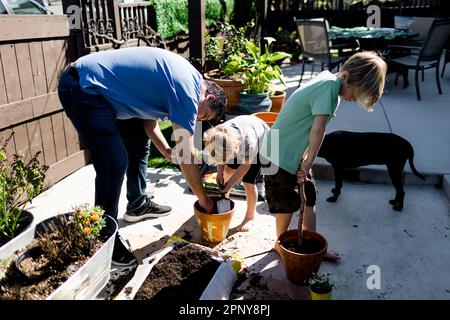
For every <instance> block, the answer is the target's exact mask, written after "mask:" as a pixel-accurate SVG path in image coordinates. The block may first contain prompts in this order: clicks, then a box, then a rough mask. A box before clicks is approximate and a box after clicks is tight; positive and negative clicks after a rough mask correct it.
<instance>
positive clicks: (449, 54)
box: [441, 39, 450, 78]
mask: <svg viewBox="0 0 450 320" xmlns="http://www.w3.org/2000/svg"><path fill="white" fill-rule="evenodd" d="M444 52H445V54H444V63H443V66H442V73H441V78H443V77H444V72H445V66H446V65H447V63H449V62H450V39H448V41H447V48H445V51H444Z"/></svg>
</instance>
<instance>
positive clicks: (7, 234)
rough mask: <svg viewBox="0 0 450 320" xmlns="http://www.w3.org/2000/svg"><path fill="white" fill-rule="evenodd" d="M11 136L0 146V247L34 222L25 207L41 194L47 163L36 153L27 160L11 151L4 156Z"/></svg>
mask: <svg viewBox="0 0 450 320" xmlns="http://www.w3.org/2000/svg"><path fill="white" fill-rule="evenodd" d="M11 138H12V135H11V136H10V137H9V138H8V139H7V140H6V141H5V143H4V144H2V145H1V146H0V247H1V246H2V245H4V244H6V243H7V242H8V241H10V240H11V239H13V238H14V237H15V236H17V235H18V234H20V233H21V232H23V231H24V230H25V229H26V228H27V227H28V226H29V225H31V223H32V221H33V215H32V214H31V213H30V212H28V211H26V210H25V206H26V205H27V204H28V203H29V202H31V200H32V199H33V198H34V197H35V196H37V195H38V194H39V193H41V191H42V189H43V185H44V180H45V172H46V171H47V169H48V166H46V165H40V164H39V160H38V155H39V153H40V152H38V153H36V154H35V155H34V156H33V157H32V158H31V159H30V160H29V161H27V162H25V161H24V158H23V157H22V156H20V155H18V154H14V155H13V157H12V159H11V158H10V159H8V157H7V152H6V149H7V145H8V143H9V141H10V139H11Z"/></svg>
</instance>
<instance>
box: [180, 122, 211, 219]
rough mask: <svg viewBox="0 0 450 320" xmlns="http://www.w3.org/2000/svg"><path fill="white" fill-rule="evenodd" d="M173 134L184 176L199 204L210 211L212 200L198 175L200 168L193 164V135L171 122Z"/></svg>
mask: <svg viewBox="0 0 450 320" xmlns="http://www.w3.org/2000/svg"><path fill="white" fill-rule="evenodd" d="M172 127H173V132H174V135H175V141H176V146H175V154H176V158H177V160H178V164H179V165H180V167H181V171H182V172H183V175H184V178H185V179H186V182H187V183H188V185H189V187H190V188H191V190H192V192H194V194H195V195H196V196H197V198H198V202H199V204H200V206H201V207H202V208H203V209H205V211H206V212H207V213H211V212H212V211H213V209H214V202H213V201H212V200H211V199H210V198H209V197H208V195H207V193H206V191H205V188H203V184H202V181H201V177H200V169H199V167H198V164H195V162H194V159H195V149H194V136H193V135H192V134H191V133H190V132H189V131H187V130H186V129H184V128H183V127H180V126H179V125H177V124H175V123H174V124H172Z"/></svg>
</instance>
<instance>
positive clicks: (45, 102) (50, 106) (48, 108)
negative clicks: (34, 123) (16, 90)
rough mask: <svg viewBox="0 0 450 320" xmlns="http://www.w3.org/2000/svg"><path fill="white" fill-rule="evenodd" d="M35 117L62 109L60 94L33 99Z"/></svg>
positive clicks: (53, 93) (50, 94) (54, 93)
mask: <svg viewBox="0 0 450 320" xmlns="http://www.w3.org/2000/svg"><path fill="white" fill-rule="evenodd" d="M32 105H33V116H34V117H40V116H43V115H46V114H48V113H51V112H55V111H58V110H61V109H62V106H61V102H60V101H59V98H58V94H57V93H56V92H52V93H49V94H44V95H42V96H39V97H36V98H34V99H32Z"/></svg>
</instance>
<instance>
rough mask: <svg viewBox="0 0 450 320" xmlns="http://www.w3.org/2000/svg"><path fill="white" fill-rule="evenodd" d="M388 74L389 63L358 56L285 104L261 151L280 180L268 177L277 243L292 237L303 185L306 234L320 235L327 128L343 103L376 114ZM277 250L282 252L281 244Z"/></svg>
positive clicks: (365, 54)
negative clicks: (317, 174)
mask: <svg viewBox="0 0 450 320" xmlns="http://www.w3.org/2000/svg"><path fill="white" fill-rule="evenodd" d="M386 71H387V65H386V63H385V62H384V60H383V59H382V58H381V57H380V56H378V55H377V54H376V53H374V52H360V53H356V54H354V55H353V56H351V57H350V58H349V59H348V60H347V61H346V62H345V64H344V65H343V66H342V68H341V69H340V70H339V72H338V73H336V74H332V73H330V72H329V71H324V72H321V73H320V74H319V75H318V76H317V77H316V78H314V79H313V80H311V81H309V82H308V83H307V84H306V85H305V86H304V87H301V88H299V89H297V90H296V91H295V92H294V93H293V94H292V95H291V97H289V99H288V100H287V101H286V103H285V105H284V107H283V109H282V111H281V112H280V114H279V115H278V118H277V120H276V122H275V123H274V125H273V126H272V128H271V130H269V132H268V134H267V135H266V138H265V142H264V143H263V145H262V149H261V150H260V153H261V156H262V162H263V163H264V162H266V163H267V164H268V163H270V167H271V168H276V169H277V172H276V173H275V174H265V177H264V180H265V187H266V199H267V202H268V205H269V210H270V212H271V213H273V214H275V221H276V234H277V239H278V237H279V236H280V235H281V234H282V233H284V232H285V231H287V229H288V227H289V224H290V222H291V219H292V214H293V213H294V212H295V211H297V210H298V209H299V208H300V201H299V195H298V193H297V191H296V190H295V189H296V187H297V185H298V183H304V184H305V185H304V189H305V196H306V207H305V212H304V218H303V228H304V229H306V230H311V231H315V230H316V211H315V204H316V194H317V189H316V187H315V183H314V180H313V177H312V172H311V168H312V165H313V163H314V160H315V159H316V156H317V152H318V151H319V148H320V145H321V143H322V140H323V137H324V134H325V127H326V124H327V123H328V121H330V120H331V119H332V118H333V117H334V116H335V112H336V110H337V108H338V105H339V102H340V98H342V99H344V100H347V101H358V102H359V103H360V104H361V105H362V106H363V107H364V108H365V109H367V110H368V111H371V110H372V106H373V105H374V104H375V103H376V102H377V101H378V99H379V98H380V97H381V95H382V93H383V89H384V82H385V76H386ZM276 135H278V138H277V137H276ZM263 174H264V172H263ZM275 249H276V250H277V251H278V252H279V248H278V247H277V244H275ZM325 258H328V259H331V260H338V259H340V256H339V254H338V253H336V252H327V254H326V255H325Z"/></svg>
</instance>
